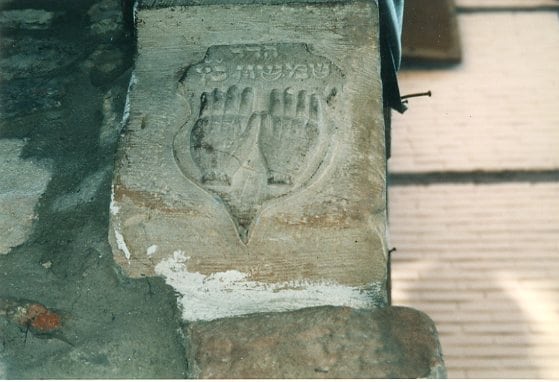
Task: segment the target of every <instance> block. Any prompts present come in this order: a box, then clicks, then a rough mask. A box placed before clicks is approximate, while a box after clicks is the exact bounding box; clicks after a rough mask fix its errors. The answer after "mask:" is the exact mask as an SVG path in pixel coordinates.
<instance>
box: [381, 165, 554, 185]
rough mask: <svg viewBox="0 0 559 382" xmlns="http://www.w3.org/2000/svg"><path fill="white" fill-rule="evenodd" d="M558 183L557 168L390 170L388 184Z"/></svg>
mask: <svg viewBox="0 0 559 382" xmlns="http://www.w3.org/2000/svg"><path fill="white" fill-rule="evenodd" d="M448 183H450V184H465V183H473V184H495V183H559V169H553V170H503V171H429V172H392V173H389V174H388V184H389V185H390V186H416V185H429V184H448Z"/></svg>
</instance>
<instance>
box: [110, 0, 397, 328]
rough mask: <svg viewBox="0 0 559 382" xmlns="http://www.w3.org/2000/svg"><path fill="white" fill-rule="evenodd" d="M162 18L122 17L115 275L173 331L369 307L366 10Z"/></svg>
mask: <svg viewBox="0 0 559 382" xmlns="http://www.w3.org/2000/svg"><path fill="white" fill-rule="evenodd" d="M168 3H169V2H165V1H163V2H161V1H151V2H150V1H144V2H140V5H139V8H138V9H137V11H136V25H137V39H138V55H137V59H136V68H135V71H134V75H133V77H132V81H131V86H130V92H129V120H128V122H127V125H126V129H125V132H124V135H123V136H122V138H121V142H120V146H119V153H118V157H119V159H118V161H117V164H116V170H115V177H114V182H113V187H114V189H113V201H112V204H111V211H112V214H111V230H110V236H111V237H110V239H111V243H112V246H113V249H114V253H115V258H116V260H117V262H118V263H119V264H120V265H121V266H122V267H123V268H124V269H125V270H126V272H127V273H128V274H129V275H130V276H133V277H139V276H142V275H153V274H159V275H163V276H165V277H166V280H167V282H168V283H170V284H171V285H173V286H174V287H175V288H176V289H177V290H178V291H179V292H180V293H181V294H183V295H184V298H183V299H182V305H183V307H184V312H185V315H184V318H185V319H188V320H196V319H212V318H216V317H224V316H232V315H238V314H246V313H251V312H257V311H279V310H287V309H297V308H302V307H306V306H313V305H347V306H353V307H372V306H379V305H383V304H385V301H386V288H385V282H386V253H387V249H386V240H385V230H386V217H385V215H386V212H385V205H386V200H385V191H386V190H385V168H386V161H385V157H384V152H385V149H384V128H383V118H382V105H381V103H382V102H381V83H380V68H379V48H378V11H377V6H376V4H375V3H374V2H370V1H353V2H332V3H319V2H316V3H313V2H308V3H282V4H274V3H264V4H262V3H260V4H239V3H236V4H235V3H233V4H204V5H200V4H198V5H192V4H191V5H190V6H185V5H182V6H170V5H169V4H168ZM182 4H188V2H182Z"/></svg>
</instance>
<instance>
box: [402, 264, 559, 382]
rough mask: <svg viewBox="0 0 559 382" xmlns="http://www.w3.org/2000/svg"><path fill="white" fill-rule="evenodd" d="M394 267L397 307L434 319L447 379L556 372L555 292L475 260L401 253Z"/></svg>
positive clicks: (537, 375) (551, 375)
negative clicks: (548, 293)
mask: <svg viewBox="0 0 559 382" xmlns="http://www.w3.org/2000/svg"><path fill="white" fill-rule="evenodd" d="M400 255H402V254H400ZM402 257H403V256H402ZM392 269H393V292H392V294H393V304H394V305H407V306H412V307H414V308H417V309H420V310H422V311H424V312H425V313H427V314H428V315H430V317H431V318H432V319H433V320H434V321H435V323H436V325H437V329H438V331H439V335H440V340H441V345H442V349H443V354H444V356H445V362H446V366H447V368H448V375H449V378H554V377H557V367H556V365H555V367H554V364H555V362H554V360H553V355H554V354H556V351H557V349H555V352H554V350H553V347H554V344H553V341H551V342H550V341H549V340H548V341H546V338H547V339H550V338H559V327H557V325H555V324H554V323H556V322H558V321H557V312H558V309H557V306H556V305H557V304H556V303H555V304H554V303H553V301H554V300H553V298H552V296H546V295H545V294H543V295H542V294H541V292H540V291H535V290H534V288H533V287H531V286H530V285H526V284H525V283H523V282H522V279H521V277H519V275H518V274H516V273H515V272H510V271H508V272H507V271H498V272H488V270H484V269H482V266H480V265H479V264H476V263H475V262H470V263H468V264H461V265H458V266H456V265H452V264H448V263H443V261H437V262H435V261H432V260H419V261H406V260H405V259H398V253H396V254H395V255H394V256H393V266H392ZM555 346H556V345H555Z"/></svg>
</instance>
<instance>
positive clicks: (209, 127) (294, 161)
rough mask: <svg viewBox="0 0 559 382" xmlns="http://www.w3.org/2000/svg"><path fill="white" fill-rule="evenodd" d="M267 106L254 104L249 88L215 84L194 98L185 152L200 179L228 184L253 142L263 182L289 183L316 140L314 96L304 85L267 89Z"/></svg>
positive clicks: (316, 99)
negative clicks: (197, 104)
mask: <svg viewBox="0 0 559 382" xmlns="http://www.w3.org/2000/svg"><path fill="white" fill-rule="evenodd" d="M268 98H269V99H268V102H267V104H268V105H267V109H265V110H264V111H260V110H254V109H255V93H254V90H253V88H251V87H246V88H244V89H242V90H241V89H239V88H238V87H237V86H231V87H229V88H228V89H227V91H225V92H224V91H222V90H220V89H218V88H215V89H214V90H213V91H212V92H204V93H203V94H202V95H201V98H200V105H201V106H200V113H199V117H198V120H197V121H196V122H195V124H194V127H193V129H192V133H191V154H192V157H193V159H194V161H195V163H196V165H197V166H198V168H199V169H200V170H201V172H202V183H208V184H216V185H225V186H226V185H231V180H232V178H233V176H234V175H235V173H236V172H237V171H238V170H239V169H240V167H241V166H243V165H244V164H245V162H246V161H247V159H248V158H249V156H250V153H251V152H252V150H253V149H254V148H255V145H257V146H258V149H259V150H260V153H261V154H262V160H263V163H264V166H265V168H266V171H267V174H266V176H267V182H268V184H287V185H291V184H292V183H293V179H294V177H296V176H297V174H298V173H299V172H300V171H301V170H302V169H303V167H304V166H305V162H306V159H307V156H308V155H309V154H310V153H311V152H312V151H313V148H314V147H315V146H316V145H317V142H318V138H319V129H320V123H321V119H322V113H321V105H320V98H319V96H318V95H317V94H314V93H313V94H308V93H307V91H305V90H300V91H294V90H293V89H292V88H287V89H285V90H283V91H281V90H278V89H273V90H272V91H271V92H270V94H269V97H268Z"/></svg>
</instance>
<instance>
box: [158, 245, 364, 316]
mask: <svg viewBox="0 0 559 382" xmlns="http://www.w3.org/2000/svg"><path fill="white" fill-rule="evenodd" d="M187 262H188V258H187V257H186V256H185V255H184V251H175V252H174V253H173V257H172V258H169V259H167V260H163V261H161V262H160V263H159V264H158V265H157V266H156V267H155V272H156V273H157V274H159V275H162V276H164V277H165V280H166V282H167V283H168V284H169V285H171V286H172V287H174V288H175V290H176V291H177V292H179V293H180V294H181V295H182V296H181V297H179V305H180V306H181V307H182V310H183V314H182V317H183V319H185V320H187V321H196V320H213V319H217V318H222V317H231V316H238V315H243V314H249V313H256V312H281V311H288V310H296V309H301V308H306V307H310V306H320V305H336V306H349V307H353V308H372V307H374V303H373V299H371V297H370V295H369V293H366V292H364V291H362V290H360V289H358V288H352V287H349V286H345V285H340V284H337V283H334V282H298V283H295V282H293V283H262V282H256V281H250V280H249V279H248V275H246V274H244V273H242V272H239V271H236V270H230V271H227V272H217V273H213V274H211V275H209V276H205V275H202V274H201V273H198V272H189V271H188V269H187ZM371 287H373V286H371Z"/></svg>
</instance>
